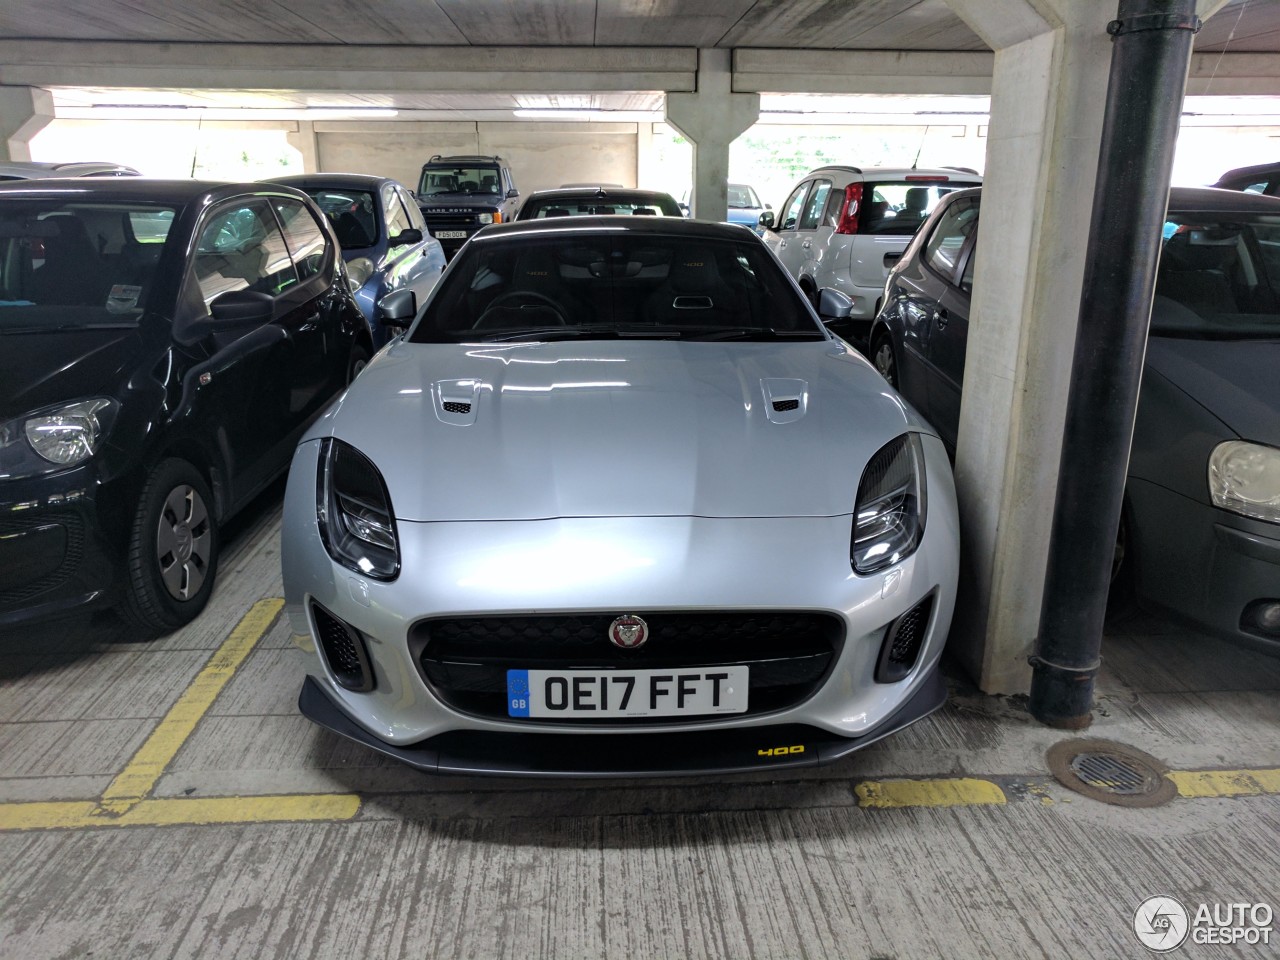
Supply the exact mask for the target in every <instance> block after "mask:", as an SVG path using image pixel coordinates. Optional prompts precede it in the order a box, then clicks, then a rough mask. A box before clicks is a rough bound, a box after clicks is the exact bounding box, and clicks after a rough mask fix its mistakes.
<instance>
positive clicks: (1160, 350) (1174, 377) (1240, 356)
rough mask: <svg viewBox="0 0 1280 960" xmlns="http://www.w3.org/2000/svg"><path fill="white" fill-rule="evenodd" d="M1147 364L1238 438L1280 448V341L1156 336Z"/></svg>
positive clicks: (1153, 339) (1153, 337)
mask: <svg viewBox="0 0 1280 960" xmlns="http://www.w3.org/2000/svg"><path fill="white" fill-rule="evenodd" d="M1147 363H1148V364H1149V365H1150V366H1151V368H1152V369H1153V370H1155V371H1157V372H1159V373H1161V374H1163V375H1164V376H1165V377H1167V378H1168V379H1169V380H1170V381H1172V382H1173V383H1174V384H1175V385H1177V387H1178V388H1179V389H1180V390H1182V391H1183V392H1184V393H1186V394H1187V395H1188V396H1190V397H1191V398H1192V399H1194V400H1195V401H1196V402H1197V403H1199V404H1200V405H1201V406H1203V407H1204V408H1205V409H1206V410H1208V411H1209V412H1210V413H1212V414H1213V415H1214V416H1215V417H1217V418H1218V419H1219V420H1221V421H1222V422H1223V423H1225V424H1226V425H1227V426H1228V427H1230V428H1231V429H1232V430H1234V431H1235V432H1236V434H1237V435H1239V436H1240V437H1243V438H1244V439H1245V440H1252V441H1255V442H1257V443H1266V444H1270V445H1271V446H1274V447H1280V376H1277V374H1276V371H1277V370H1280V340H1193V339H1181V338H1175V337H1160V336H1152V337H1151V339H1150V341H1149V342H1148V345H1147Z"/></svg>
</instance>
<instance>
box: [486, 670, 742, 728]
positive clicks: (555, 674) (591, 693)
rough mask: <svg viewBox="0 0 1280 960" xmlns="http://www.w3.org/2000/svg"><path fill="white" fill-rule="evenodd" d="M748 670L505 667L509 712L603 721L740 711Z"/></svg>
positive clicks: (511, 714) (519, 714)
mask: <svg viewBox="0 0 1280 960" xmlns="http://www.w3.org/2000/svg"><path fill="white" fill-rule="evenodd" d="M748 670H749V668H747V667H687V668H680V669H667V670H563V671H559V670H508V671H507V715H508V716H511V717H542V718H546V717H575V718H590V717H598V718H600V719H602V720H604V719H610V718H616V717H697V716H706V715H707V714H717V713H744V712H745V711H746V709H747V677H748Z"/></svg>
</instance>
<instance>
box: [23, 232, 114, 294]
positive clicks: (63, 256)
mask: <svg viewBox="0 0 1280 960" xmlns="http://www.w3.org/2000/svg"><path fill="white" fill-rule="evenodd" d="M44 222H45V223H46V224H53V225H56V227H57V231H58V232H57V233H56V234H54V235H53V236H49V237H46V238H45V239H44V263H43V264H42V265H41V266H40V268H39V269H38V270H36V271H34V272H33V273H32V275H31V290H30V296H31V299H32V300H34V301H35V302H36V303H38V304H51V305H58V306H71V305H75V306H103V305H105V304H106V299H107V292H108V290H109V289H110V286H111V280H110V277H109V276H108V275H107V269H106V266H105V265H104V264H103V262H102V259H101V257H99V256H98V251H97V249H96V248H95V247H94V245H93V241H92V240H90V239H89V231H88V230H87V229H86V228H85V225H84V221H82V220H81V219H80V218H79V217H77V216H75V215H74V214H58V215H55V216H51V217H48V218H46V219H45V221H44Z"/></svg>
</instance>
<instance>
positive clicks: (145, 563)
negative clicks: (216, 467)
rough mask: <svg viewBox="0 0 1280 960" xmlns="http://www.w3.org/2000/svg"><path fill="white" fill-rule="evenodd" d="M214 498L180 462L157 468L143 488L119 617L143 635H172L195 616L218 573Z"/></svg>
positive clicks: (196, 473) (200, 478)
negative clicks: (121, 616)
mask: <svg viewBox="0 0 1280 960" xmlns="http://www.w3.org/2000/svg"><path fill="white" fill-rule="evenodd" d="M218 547H219V541H218V524H217V520H216V519H215V518H214V515H213V495H212V494H211V493H210V491H209V485H208V483H207V482H206V481H205V479H204V477H203V476H201V474H200V471H199V470H197V469H196V468H195V467H194V466H192V465H191V464H190V463H188V462H187V461H185V460H179V459H176V458H175V459H168V460H164V461H162V462H160V463H159V464H157V465H156V467H155V469H154V470H152V471H151V473H150V474H149V475H148V477H147V479H146V482H145V483H144V484H143V486H142V494H141V496H140V497H139V498H138V508H137V510H136V511H135V513H134V518H133V523H132V525H131V527H130V531H129V546H128V554H127V563H126V573H127V576H128V584H127V590H126V592H125V603H124V605H123V608H122V610H121V612H122V613H123V615H124V617H125V619H126V620H127V621H128V622H129V624H130V625H131V626H133V627H135V628H137V629H139V630H141V631H143V632H145V633H147V634H152V635H158V634H161V633H168V632H170V631H173V630H176V629H177V628H178V627H181V626H183V625H184V624H187V623H190V622H191V621H192V620H194V619H195V618H196V616H198V615H199V613H200V611H201V610H203V609H204V606H205V604H206V603H208V601H209V595H210V594H211V593H212V592H213V581H214V578H215V576H216V574H217V569H218Z"/></svg>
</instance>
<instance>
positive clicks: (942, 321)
mask: <svg viewBox="0 0 1280 960" xmlns="http://www.w3.org/2000/svg"><path fill="white" fill-rule="evenodd" d="M950 319H951V317H950V315H949V314H948V313H947V311H946V310H944V309H943V308H942V307H939V308H938V309H937V310H935V311H933V322H934V323H936V324H937V325H938V326H939V327H945V326H946V325H947V321H948V320H950Z"/></svg>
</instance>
